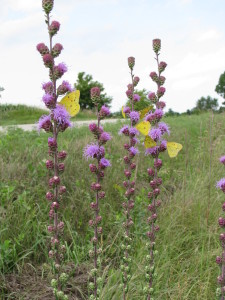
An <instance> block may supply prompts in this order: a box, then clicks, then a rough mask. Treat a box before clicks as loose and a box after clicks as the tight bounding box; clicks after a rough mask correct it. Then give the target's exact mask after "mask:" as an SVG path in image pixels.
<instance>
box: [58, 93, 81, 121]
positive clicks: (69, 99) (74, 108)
mask: <svg viewBox="0 0 225 300" xmlns="http://www.w3.org/2000/svg"><path fill="white" fill-rule="evenodd" d="M79 98H80V91H78V90H76V91H73V92H71V93H69V94H67V95H66V96H64V97H63V98H62V100H61V101H60V102H59V103H58V104H60V105H63V106H64V107H65V109H66V110H67V111H68V113H69V114H70V116H71V117H74V116H76V115H77V114H78V113H79V111H80V104H79Z"/></svg>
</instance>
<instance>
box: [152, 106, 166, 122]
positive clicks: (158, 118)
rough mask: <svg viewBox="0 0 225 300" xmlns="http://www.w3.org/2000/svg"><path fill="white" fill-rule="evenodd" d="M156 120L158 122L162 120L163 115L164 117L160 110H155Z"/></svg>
mask: <svg viewBox="0 0 225 300" xmlns="http://www.w3.org/2000/svg"><path fill="white" fill-rule="evenodd" d="M154 114H155V116H156V118H157V120H160V119H162V117H163V115H164V112H163V111H162V110H161V109H158V108H157V109H156V110H155V112H154Z"/></svg>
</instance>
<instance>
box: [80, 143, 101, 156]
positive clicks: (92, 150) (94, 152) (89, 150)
mask: <svg viewBox="0 0 225 300" xmlns="http://www.w3.org/2000/svg"><path fill="white" fill-rule="evenodd" d="M83 155H84V157H85V158H86V159H89V158H97V157H99V158H103V157H104V156H105V149H104V147H102V146H100V147H99V146H98V145H95V144H91V145H87V146H86V147H85V149H84V154H83Z"/></svg>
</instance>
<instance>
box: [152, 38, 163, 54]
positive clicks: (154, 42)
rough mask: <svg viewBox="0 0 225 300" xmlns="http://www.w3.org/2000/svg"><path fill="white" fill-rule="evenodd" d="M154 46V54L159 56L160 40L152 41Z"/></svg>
mask: <svg viewBox="0 0 225 300" xmlns="http://www.w3.org/2000/svg"><path fill="white" fill-rule="evenodd" d="M152 46H153V50H154V52H155V53H156V54H157V53H158V52H159V51H160V49H161V40H160V39H154V40H153V41H152Z"/></svg>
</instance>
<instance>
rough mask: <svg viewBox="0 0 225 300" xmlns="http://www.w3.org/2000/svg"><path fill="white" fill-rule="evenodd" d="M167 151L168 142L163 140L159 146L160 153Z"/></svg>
mask: <svg viewBox="0 0 225 300" xmlns="http://www.w3.org/2000/svg"><path fill="white" fill-rule="evenodd" d="M166 149H167V141H165V140H163V141H162V142H161V144H160V146H159V151H161V152H163V151H165V150H166Z"/></svg>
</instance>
